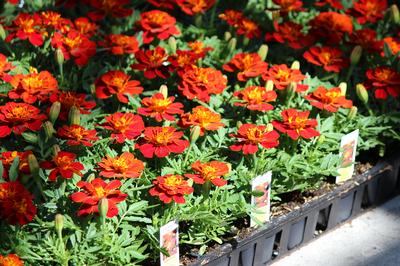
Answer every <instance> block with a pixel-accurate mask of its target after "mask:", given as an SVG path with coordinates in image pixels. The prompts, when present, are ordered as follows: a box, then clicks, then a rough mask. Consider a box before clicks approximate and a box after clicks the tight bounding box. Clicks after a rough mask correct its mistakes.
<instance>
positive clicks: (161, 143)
mask: <svg viewBox="0 0 400 266" xmlns="http://www.w3.org/2000/svg"><path fill="white" fill-rule="evenodd" d="M182 136H183V132H181V131H176V128H174V127H146V128H145V129H144V136H143V138H142V139H140V140H139V141H138V142H137V143H136V148H138V149H139V150H140V152H141V153H142V154H143V156H144V157H146V158H153V157H154V156H156V157H158V158H163V157H166V156H168V155H169V154H170V153H182V152H183V151H184V150H185V149H186V148H187V147H188V146H189V141H187V140H183V139H181V138H182Z"/></svg>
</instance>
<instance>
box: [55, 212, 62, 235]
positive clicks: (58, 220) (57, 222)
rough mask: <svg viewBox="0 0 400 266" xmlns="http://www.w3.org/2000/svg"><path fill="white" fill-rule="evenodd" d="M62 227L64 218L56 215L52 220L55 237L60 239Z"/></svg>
mask: <svg viewBox="0 0 400 266" xmlns="http://www.w3.org/2000/svg"><path fill="white" fill-rule="evenodd" d="M63 227H64V216H63V215H62V214H59V213H58V214H56V217H55V219H54V228H55V229H56V232H57V235H58V237H59V238H60V239H62V230H63Z"/></svg>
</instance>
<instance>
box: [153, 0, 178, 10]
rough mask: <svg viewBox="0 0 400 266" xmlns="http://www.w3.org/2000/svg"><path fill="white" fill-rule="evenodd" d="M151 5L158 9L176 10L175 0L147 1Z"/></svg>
mask: <svg viewBox="0 0 400 266" xmlns="http://www.w3.org/2000/svg"><path fill="white" fill-rule="evenodd" d="M147 2H149V3H150V4H152V5H153V6H155V7H157V8H165V9H174V7H175V0H147Z"/></svg>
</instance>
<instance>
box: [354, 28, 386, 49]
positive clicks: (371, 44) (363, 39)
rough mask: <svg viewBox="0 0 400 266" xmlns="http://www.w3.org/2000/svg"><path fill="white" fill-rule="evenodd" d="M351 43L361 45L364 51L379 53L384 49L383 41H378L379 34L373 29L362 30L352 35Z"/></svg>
mask: <svg viewBox="0 0 400 266" xmlns="http://www.w3.org/2000/svg"><path fill="white" fill-rule="evenodd" d="M349 37H350V43H352V44H355V45H360V46H361V47H362V48H363V49H364V50H368V51H370V52H379V51H381V50H382V49H383V41H378V40H377V33H376V31H375V30H373V29H360V30H356V31H354V32H353V33H352V34H350V36H349Z"/></svg>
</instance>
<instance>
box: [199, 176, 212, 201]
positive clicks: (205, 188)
mask: <svg viewBox="0 0 400 266" xmlns="http://www.w3.org/2000/svg"><path fill="white" fill-rule="evenodd" d="M210 189H211V182H210V181H206V182H205V183H204V184H203V187H202V191H201V194H202V195H203V200H206V199H208V198H209V196H210Z"/></svg>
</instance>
